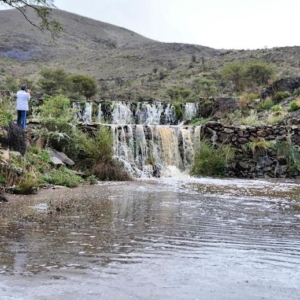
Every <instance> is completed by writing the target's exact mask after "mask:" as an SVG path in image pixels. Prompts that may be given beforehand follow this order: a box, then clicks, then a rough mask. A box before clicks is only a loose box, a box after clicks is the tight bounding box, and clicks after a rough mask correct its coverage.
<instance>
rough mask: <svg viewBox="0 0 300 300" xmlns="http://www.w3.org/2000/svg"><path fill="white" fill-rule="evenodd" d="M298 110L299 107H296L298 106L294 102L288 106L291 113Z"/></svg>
mask: <svg viewBox="0 0 300 300" xmlns="http://www.w3.org/2000/svg"><path fill="white" fill-rule="evenodd" d="M299 108H300V106H298V104H297V103H296V102H295V101H293V102H291V104H290V110H291V111H295V110H298V109H299Z"/></svg>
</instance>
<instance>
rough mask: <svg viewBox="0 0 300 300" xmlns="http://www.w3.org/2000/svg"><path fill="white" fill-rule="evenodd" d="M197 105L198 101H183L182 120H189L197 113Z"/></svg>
mask: <svg viewBox="0 0 300 300" xmlns="http://www.w3.org/2000/svg"><path fill="white" fill-rule="evenodd" d="M198 109H199V105H198V103H185V104H184V117H183V118H184V120H186V121H191V120H193V119H194V118H195V117H196V116H197V114H198Z"/></svg>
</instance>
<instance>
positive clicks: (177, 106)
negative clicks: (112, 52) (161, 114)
mask: <svg viewBox="0 0 300 300" xmlns="http://www.w3.org/2000/svg"><path fill="white" fill-rule="evenodd" d="M173 105H174V109H175V114H176V119H177V120H181V119H182V118H183V110H182V106H181V103H178V102H175V103H174V104H173Z"/></svg>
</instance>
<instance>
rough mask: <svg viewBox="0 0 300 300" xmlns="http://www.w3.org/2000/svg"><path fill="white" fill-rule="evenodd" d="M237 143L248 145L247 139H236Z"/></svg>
mask: <svg viewBox="0 0 300 300" xmlns="http://www.w3.org/2000/svg"><path fill="white" fill-rule="evenodd" d="M237 141H238V142H239V143H240V144H246V143H248V139H246V138H243V137H241V138H238V139H237Z"/></svg>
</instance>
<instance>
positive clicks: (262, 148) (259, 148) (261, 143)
mask: <svg viewBox="0 0 300 300" xmlns="http://www.w3.org/2000/svg"><path fill="white" fill-rule="evenodd" d="M247 146H248V147H249V149H250V150H251V151H252V153H253V155H255V154H264V153H265V152H266V150H268V149H270V148H274V145H273V144H272V143H271V142H269V141H266V140H265V139H264V138H260V137H258V138H256V139H255V140H254V141H253V142H249V143H248V144H247Z"/></svg>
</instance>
